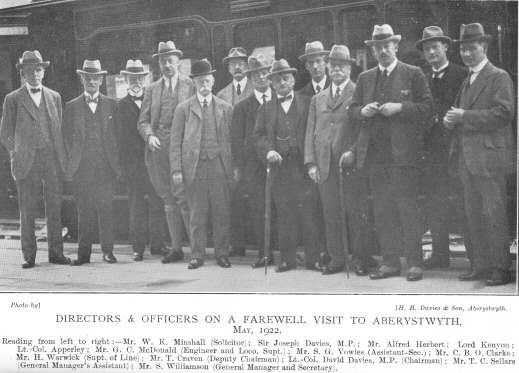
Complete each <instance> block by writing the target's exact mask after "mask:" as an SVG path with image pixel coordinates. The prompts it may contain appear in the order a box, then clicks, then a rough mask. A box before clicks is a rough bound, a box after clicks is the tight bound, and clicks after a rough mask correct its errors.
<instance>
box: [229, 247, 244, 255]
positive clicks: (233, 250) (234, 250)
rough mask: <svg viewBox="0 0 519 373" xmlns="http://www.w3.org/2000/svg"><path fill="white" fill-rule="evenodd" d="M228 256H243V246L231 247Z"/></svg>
mask: <svg viewBox="0 0 519 373" xmlns="http://www.w3.org/2000/svg"><path fill="white" fill-rule="evenodd" d="M229 256H245V246H233V247H232V248H231V250H230V251H229Z"/></svg>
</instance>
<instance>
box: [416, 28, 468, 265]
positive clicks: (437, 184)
mask: <svg viewBox="0 0 519 373" xmlns="http://www.w3.org/2000/svg"><path fill="white" fill-rule="evenodd" d="M451 43H452V40H451V38H450V37H448V36H447V35H445V34H444V33H443V30H442V29H441V28H440V27H438V26H428V27H425V28H424V29H423V35H422V39H421V40H418V41H417V42H416V48H417V49H418V50H420V51H423V54H424V57H425V60H426V61H427V63H428V65H429V69H427V70H426V71H425V75H426V77H427V80H428V82H429V87H430V89H431V93H432V97H433V103H434V105H433V118H432V124H431V126H430V127H429V128H428V129H427V131H426V132H425V135H424V157H425V162H424V165H423V189H424V191H425V196H426V202H425V216H426V219H427V224H428V226H429V229H430V230H431V235H432V254H431V256H430V257H429V258H427V259H426V260H425V261H424V267H425V268H426V269H432V268H442V267H448V266H449V227H450V226H451V224H450V223H451V219H450V217H451V216H452V213H453V212H461V214H457V215H458V216H461V217H463V216H464V215H465V214H464V213H463V206H462V201H463V192H462V189H461V183H460V182H459V181H458V180H457V179H455V178H452V177H450V176H449V172H448V161H449V147H450V143H451V141H452V131H449V130H447V129H446V128H445V127H444V126H443V124H442V120H443V116H444V115H445V113H446V112H447V110H449V109H450V107H451V106H452V104H453V103H454V99H455V98H456V94H457V93H458V91H459V88H460V86H461V83H462V82H463V79H465V77H466V76H467V70H466V69H465V68H464V67H462V66H459V65H457V64H455V63H452V62H450V61H449V60H448V58H447V51H448V50H449V47H450V45H451ZM452 196H454V202H455V203H454V204H453V203H452V202H451V201H452V198H451V197H452ZM461 221H462V222H464V221H465V219H464V218H462V219H461ZM464 238H465V247H466V248H467V250H468V251H470V239H469V236H468V234H467V232H466V230H465V232H464Z"/></svg>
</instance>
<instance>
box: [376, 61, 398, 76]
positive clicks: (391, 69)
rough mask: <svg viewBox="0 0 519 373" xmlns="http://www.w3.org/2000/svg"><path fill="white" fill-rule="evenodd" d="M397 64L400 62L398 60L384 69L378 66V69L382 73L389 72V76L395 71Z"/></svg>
mask: <svg viewBox="0 0 519 373" xmlns="http://www.w3.org/2000/svg"><path fill="white" fill-rule="evenodd" d="M397 62H398V60H397V59H396V58H395V60H394V61H393V62H392V63H391V65H389V66H387V67H384V66H382V65H381V64H378V68H379V69H380V71H384V70H387V76H389V75H391V73H392V72H393V70H394V69H395V67H396V64H397Z"/></svg>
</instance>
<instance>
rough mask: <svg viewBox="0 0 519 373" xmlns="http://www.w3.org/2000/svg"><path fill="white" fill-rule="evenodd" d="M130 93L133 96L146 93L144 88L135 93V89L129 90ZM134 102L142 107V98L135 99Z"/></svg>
mask: <svg viewBox="0 0 519 373" xmlns="http://www.w3.org/2000/svg"><path fill="white" fill-rule="evenodd" d="M128 94H129V95H130V96H132V97H141V96H142V95H143V94H144V90H142V89H141V90H140V91H139V92H137V93H135V92H134V91H131V90H130V91H128ZM133 102H134V103H135V105H137V106H138V107H139V109H140V108H141V105H142V100H133Z"/></svg>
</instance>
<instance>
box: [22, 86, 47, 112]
mask: <svg viewBox="0 0 519 373" xmlns="http://www.w3.org/2000/svg"><path fill="white" fill-rule="evenodd" d="M25 87H27V92H29V96H31V98H32V100H33V101H34V104H35V105H36V107H40V103H41V94H42V89H43V86H42V85H41V84H40V85H39V86H37V87H33V86H32V85H30V84H29V83H25ZM31 88H32V89H39V90H40V91H39V92H36V93H32V92H31Z"/></svg>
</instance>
